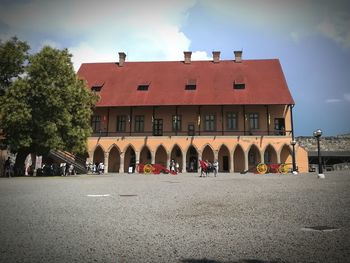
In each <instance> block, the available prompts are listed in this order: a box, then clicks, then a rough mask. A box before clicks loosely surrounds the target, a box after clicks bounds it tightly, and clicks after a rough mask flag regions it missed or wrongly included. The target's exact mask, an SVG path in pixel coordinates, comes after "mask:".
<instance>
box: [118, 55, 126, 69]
mask: <svg viewBox="0 0 350 263" xmlns="http://www.w3.org/2000/svg"><path fill="white" fill-rule="evenodd" d="M125 58H126V54H125V53H124V52H119V67H122V66H123V65H124V62H125Z"/></svg>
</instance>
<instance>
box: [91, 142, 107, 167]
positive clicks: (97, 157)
mask: <svg viewBox="0 0 350 263" xmlns="http://www.w3.org/2000/svg"><path fill="white" fill-rule="evenodd" d="M92 160H93V163H104V162H105V153H104V151H103V149H102V147H101V146H100V145H98V146H96V148H95V150H94V157H93V158H92Z"/></svg>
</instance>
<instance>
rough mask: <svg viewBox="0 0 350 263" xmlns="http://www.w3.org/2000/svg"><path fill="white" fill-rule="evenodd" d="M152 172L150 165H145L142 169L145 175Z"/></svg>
mask: <svg viewBox="0 0 350 263" xmlns="http://www.w3.org/2000/svg"><path fill="white" fill-rule="evenodd" d="M152 171H153V166H152V164H146V165H145V166H144V167H143V172H144V173H145V174H150V173H152Z"/></svg>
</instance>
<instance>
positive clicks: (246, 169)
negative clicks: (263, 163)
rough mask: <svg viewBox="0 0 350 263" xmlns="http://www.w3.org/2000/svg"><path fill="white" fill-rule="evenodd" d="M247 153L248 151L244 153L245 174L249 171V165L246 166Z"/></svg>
mask: <svg viewBox="0 0 350 263" xmlns="http://www.w3.org/2000/svg"><path fill="white" fill-rule="evenodd" d="M248 152H249V151H245V152H244V171H245V172H247V171H248V169H249V164H248Z"/></svg>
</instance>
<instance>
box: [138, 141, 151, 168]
mask: <svg viewBox="0 0 350 263" xmlns="http://www.w3.org/2000/svg"><path fill="white" fill-rule="evenodd" d="M140 163H142V164H146V163H152V153H151V151H150V150H149V148H148V147H147V146H146V145H145V146H143V147H142V150H141V152H140Z"/></svg>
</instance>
